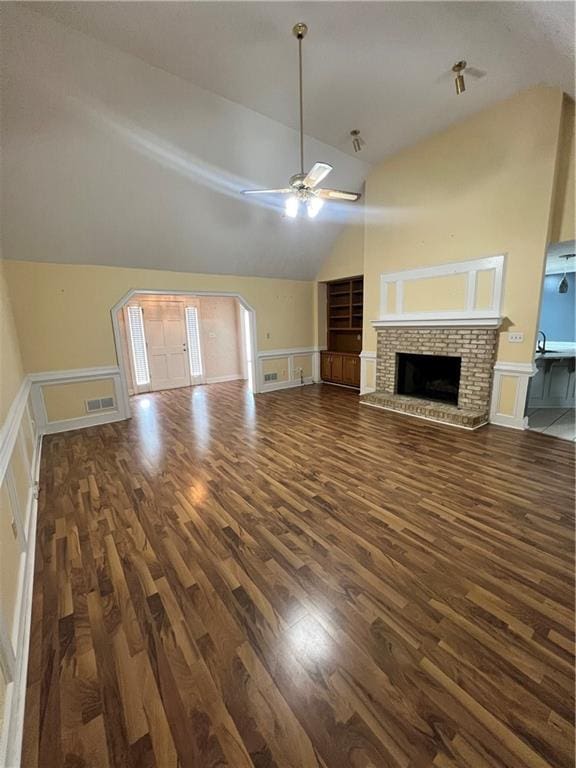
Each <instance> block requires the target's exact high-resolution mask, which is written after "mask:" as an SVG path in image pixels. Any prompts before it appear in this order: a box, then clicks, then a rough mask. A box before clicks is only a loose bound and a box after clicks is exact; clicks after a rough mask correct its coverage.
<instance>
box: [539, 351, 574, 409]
mask: <svg viewBox="0 0 576 768" xmlns="http://www.w3.org/2000/svg"><path fill="white" fill-rule="evenodd" d="M552 349H554V347H552ZM534 362H535V364H536V373H535V374H534V376H533V377H532V378H531V379H530V384H529V390H528V407H529V408H573V407H574V402H575V390H576V350H574V349H559V350H558V351H557V352H547V353H546V354H545V355H543V354H542V353H540V352H536V354H535V356H534Z"/></svg>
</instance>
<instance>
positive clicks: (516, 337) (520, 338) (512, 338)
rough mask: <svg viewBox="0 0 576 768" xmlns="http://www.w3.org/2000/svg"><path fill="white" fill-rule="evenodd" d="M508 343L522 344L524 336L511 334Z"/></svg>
mask: <svg viewBox="0 0 576 768" xmlns="http://www.w3.org/2000/svg"><path fill="white" fill-rule="evenodd" d="M508 341H509V342H510V344H522V342H523V341H524V334H523V333H509V334H508Z"/></svg>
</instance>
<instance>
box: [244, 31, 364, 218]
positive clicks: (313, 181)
mask: <svg viewBox="0 0 576 768" xmlns="http://www.w3.org/2000/svg"><path fill="white" fill-rule="evenodd" d="M307 32H308V27H307V26H306V24H304V23H303V22H299V23H298V24H295V25H294V27H293V28H292V33H293V35H294V37H296V39H297V40H298V86H299V94H300V173H295V174H294V176H292V177H291V178H290V181H289V182H288V183H289V186H288V187H284V188H283V189H245V190H243V191H242V194H243V195H288V197H287V198H286V209H285V210H286V216H290V218H295V217H296V216H297V215H298V212H299V210H300V207H301V206H303V207H305V208H306V211H307V213H308V216H309V217H310V218H311V219H313V218H314V217H315V216H317V215H318V213H319V212H320V209H321V208H322V206H323V205H324V202H325V201H326V200H345V201H354V200H358V199H359V198H360V194H359V193H358V192H341V191H340V190H338V189H324V188H322V187H318V184H320V182H321V181H323V180H324V179H325V178H326V176H328V174H329V173H330V171H331V170H332V166H331V165H328V163H314V165H313V166H312V168H311V169H310V171H308V173H304V107H303V99H302V40H304V38H305V37H306V33H307Z"/></svg>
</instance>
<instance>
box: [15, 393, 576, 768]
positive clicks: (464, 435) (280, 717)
mask: <svg viewBox="0 0 576 768" xmlns="http://www.w3.org/2000/svg"><path fill="white" fill-rule="evenodd" d="M133 411H134V418H133V419H132V420H131V421H129V422H122V423H117V424H111V425H106V426H102V427H95V428H91V429H87V430H82V431H78V432H73V433H68V434H64V435H54V436H51V437H47V438H46V439H45V440H44V447H43V453H42V472H41V491H40V507H39V526H38V542H37V550H38V552H37V562H36V575H35V586H34V606H33V619H32V627H33V636H32V642H31V649H30V668H29V679H28V694H27V702H26V722H25V739H24V758H23V766H24V768H62V766H64V767H65V768H88V767H90V768H124V766H127V767H130V768H153V766H157V767H158V768H177V767H178V768H215V767H216V766H218V767H220V766H231V767H232V768H275V767H278V768H384V767H388V766H390V767H396V766H398V768H407V767H408V766H436V767H437V768H450V767H452V766H478V767H479V768H489V767H490V768H494V767H495V766H510V768H520V766H530V767H533V768H539V767H540V766H570V765H573V739H574V730H573V713H574V700H573V694H574V678H573V647H574V633H573V630H574V613H573V607H574V594H573V565H574V562H573V556H574V543H573V528H574V517H573V509H574V499H573V496H572V483H573V476H574V462H573V451H574V445H573V444H571V443H568V442H565V441H562V440H557V439H554V438H551V437H546V436H543V435H540V434H535V433H532V432H525V433H521V432H516V431H514V430H506V429H502V428H497V427H487V428H483V429H482V430H480V431H478V432H475V433H469V432H465V431H462V430H458V429H454V428H450V427H444V426H440V425H430V424H428V423H426V422H423V421H419V420H416V419H412V418H409V417H406V416H400V415H396V414H392V413H388V412H385V411H377V410H374V409H371V408H366V407H363V406H359V404H358V398H357V396H356V395H355V394H354V393H352V392H349V391H346V390H343V389H338V388H334V387H329V386H324V387H322V386H310V387H303V388H301V389H300V388H299V389H293V390H285V391H282V392H276V393H269V394H266V395H260V396H257V397H256V398H255V399H254V398H252V396H251V395H250V394H249V393H247V392H246V390H245V389H244V387H243V385H242V384H240V383H238V382H233V383H230V384H220V385H212V386H210V387H196V388H193V389H182V390H175V391H171V392H166V393H156V394H153V395H144V396H139V397H137V398H135V399H134V401H133Z"/></svg>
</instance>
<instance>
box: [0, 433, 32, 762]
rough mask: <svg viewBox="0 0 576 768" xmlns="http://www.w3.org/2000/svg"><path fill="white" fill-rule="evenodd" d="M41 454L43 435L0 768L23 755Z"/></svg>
mask: <svg viewBox="0 0 576 768" xmlns="http://www.w3.org/2000/svg"><path fill="white" fill-rule="evenodd" d="M41 452H42V435H39V436H38V437H37V439H36V444H35V448H34V456H33V459H32V467H33V472H32V481H33V485H32V493H30V494H29V496H28V504H29V509H28V510H26V518H27V519H28V528H27V535H26V541H27V548H26V551H25V554H24V555H23V557H25V563H24V578H23V582H22V588H21V590H20V600H19V606H18V609H19V610H18V618H17V621H18V630H17V632H18V640H17V646H16V647H17V649H18V655H17V658H16V669H15V674H14V680H13V681H12V682H11V683H9V685H8V686H7V690H6V700H5V702H4V706H5V710H4V721H3V726H2V734H1V738H0V765H1V766H7V768H17V767H18V766H20V758H21V752H22V736H23V732H24V712H25V704H26V682H27V678H28V660H29V649H30V634H31V623H32V597H33V588H34V561H35V556H36V527H37V522H38V494H37V488H38V481H39V477H40V456H41Z"/></svg>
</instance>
